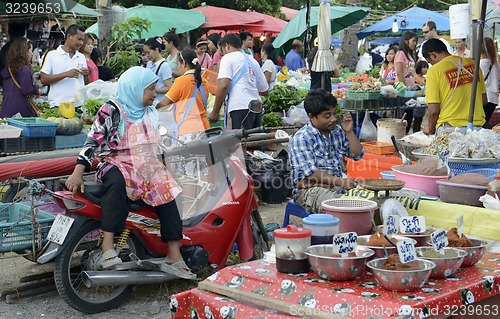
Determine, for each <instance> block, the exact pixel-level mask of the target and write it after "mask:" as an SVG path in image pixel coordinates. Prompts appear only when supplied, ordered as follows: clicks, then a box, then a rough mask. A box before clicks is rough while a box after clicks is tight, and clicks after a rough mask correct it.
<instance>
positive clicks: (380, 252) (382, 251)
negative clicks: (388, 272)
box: [358, 234, 417, 258]
mask: <svg viewBox="0 0 500 319" xmlns="http://www.w3.org/2000/svg"><path fill="white" fill-rule="evenodd" d="M370 236H371V235H363V236H358V245H359V246H360V247H367V248H370V249H371V250H373V251H374V252H375V255H374V256H373V258H384V257H386V251H387V254H388V255H392V254H397V252H398V250H397V248H396V247H394V246H392V245H390V244H389V245H388V246H385V247H384V246H368V245H367V243H368V241H369V240H370ZM380 236H383V235H382V234H380ZM389 238H391V240H392V239H393V238H395V239H396V240H398V241H401V240H409V241H411V242H412V243H413V245H416V244H417V241H416V240H415V239H412V238H408V237H404V236H401V235H390V236H389Z"/></svg>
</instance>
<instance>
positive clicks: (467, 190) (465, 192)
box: [436, 179, 488, 207]
mask: <svg viewBox="0 0 500 319" xmlns="http://www.w3.org/2000/svg"><path fill="white" fill-rule="evenodd" d="M436 183H437V184H438V187H439V197H440V198H441V201H443V202H445V203H453V204H462V205H468V206H477V207H483V203H482V202H480V201H479V197H481V196H483V195H484V194H486V191H487V190H488V186H477V185H466V184H456V183H450V182H448V180H447V179H444V180H438V181H437V182H436Z"/></svg>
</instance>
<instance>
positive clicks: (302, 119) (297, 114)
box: [287, 102, 309, 125]
mask: <svg viewBox="0 0 500 319" xmlns="http://www.w3.org/2000/svg"><path fill="white" fill-rule="evenodd" d="M307 121H309V117H308V116H307V113H306V110H305V109H304V102H302V103H300V104H299V105H295V106H292V107H290V109H289V110H288V112H287V122H288V123H290V122H291V124H292V125H304V124H306V123H307Z"/></svg>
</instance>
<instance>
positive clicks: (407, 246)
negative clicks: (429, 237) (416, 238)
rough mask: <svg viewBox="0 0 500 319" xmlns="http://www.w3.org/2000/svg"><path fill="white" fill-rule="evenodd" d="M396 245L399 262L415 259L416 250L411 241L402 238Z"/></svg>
mask: <svg viewBox="0 0 500 319" xmlns="http://www.w3.org/2000/svg"><path fill="white" fill-rule="evenodd" d="M396 246H397V247H398V254H399V260H400V261H401V263H403V264H406V263H409V262H410V261H414V260H416V259H417V252H416V251H415V246H414V245H413V242H411V241H409V240H402V241H398V242H397V243H396Z"/></svg>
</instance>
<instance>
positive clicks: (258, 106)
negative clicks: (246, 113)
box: [248, 100, 262, 114]
mask: <svg viewBox="0 0 500 319" xmlns="http://www.w3.org/2000/svg"><path fill="white" fill-rule="evenodd" d="M248 109H249V110H250V112H252V113H256V114H260V113H262V102H261V101H259V100H251V101H250V103H249V104H248Z"/></svg>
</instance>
